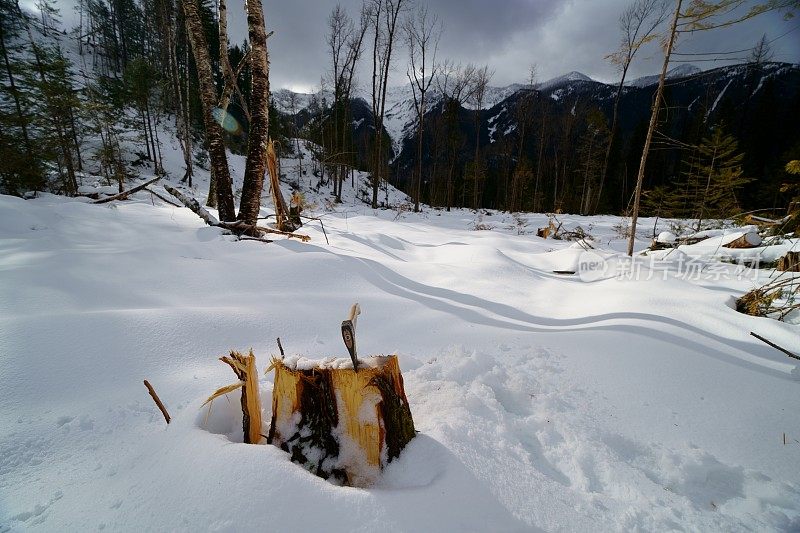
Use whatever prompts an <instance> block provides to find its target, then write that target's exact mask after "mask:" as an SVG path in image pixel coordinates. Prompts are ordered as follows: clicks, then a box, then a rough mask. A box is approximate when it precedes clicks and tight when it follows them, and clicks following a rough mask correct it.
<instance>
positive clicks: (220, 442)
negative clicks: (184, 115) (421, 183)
mask: <svg viewBox="0 0 800 533" xmlns="http://www.w3.org/2000/svg"><path fill="white" fill-rule="evenodd" d="M303 152H304V156H305V158H304V160H303V165H304V170H305V172H304V173H303V174H301V173H300V171H299V167H298V166H297V160H296V159H293V158H288V159H284V160H283V161H282V164H281V167H282V172H283V174H284V175H285V181H286V182H287V183H288V182H295V183H296V184H297V185H299V186H300V187H301V188H302V189H303V191H304V193H305V195H306V200H307V202H308V203H309V204H311V205H310V207H309V208H308V211H307V212H308V213H309V214H313V215H318V216H320V217H322V223H324V228H325V234H323V231H322V226H321V225H320V223H319V222H318V221H310V222H309V223H307V224H306V225H305V226H304V227H302V228H301V229H300V230H299V231H300V232H301V233H304V234H307V235H309V236H310V237H311V242H310V243H308V244H304V243H300V242H297V241H294V240H278V241H276V242H273V243H271V244H263V243H258V242H247V241H240V242H237V241H236V240H235V239H234V238H233V237H231V236H229V235H224V234H223V233H222V232H221V231H220V230H219V229H217V228H211V227H208V226H205V225H204V224H203V223H202V221H201V220H200V219H199V218H198V217H197V216H196V215H194V214H193V213H192V212H190V211H189V210H188V209H185V208H179V207H174V206H171V205H168V204H166V203H164V202H162V201H160V200H159V199H158V198H155V197H151V195H150V194H149V193H146V192H145V193H140V194H137V195H135V196H134V197H133V198H132V199H131V200H129V201H126V202H114V203H110V204H105V205H91V204H90V203H88V200H87V199H86V198H76V199H68V198H63V197H56V196H52V195H47V194H44V195H40V197H38V198H36V199H33V200H27V201H26V200H22V199H19V198H13V197H8V196H0V250H1V252H0V258H2V259H0V265H2V266H0V268H2V270H3V280H4V283H2V284H0V322H1V323H2V331H3V333H2V334H0V361H2V364H0V428H2V430H1V431H0V494H2V499H0V531H2V532H4V533H7V532H12V531H13V532H16V531H74V530H89V529H105V530H111V531H118V530H130V529H132V528H135V529H137V530H169V531H197V530H212V531H243V530H261V529H266V530H278V531H309V530H321V529H324V530H326V531H353V530H359V531H378V530H391V531H431V530H433V531H463V530H472V531H539V530H544V531H632V530H641V531H657V530H675V529H679V530H694V531H744V530H759V531H780V530H783V531H790V530H797V529H798V528H800V441H798V439H800V433H798V429H797V428H798V427H800V412H798V410H797V409H796V408H795V407H794V406H795V404H796V401H797V398H798V391H799V390H800V389H799V388H798V387H800V367H798V365H796V364H794V363H795V362H794V361H792V360H791V359H788V358H787V357H785V356H784V355H783V354H781V353H780V352H777V351H775V350H773V349H772V348H770V347H769V346H766V345H764V344H761V343H759V342H758V341H756V340H755V339H753V338H752V337H750V336H749V332H750V331H757V332H759V333H760V334H762V335H764V336H765V337H767V338H769V339H772V340H773V341H775V342H777V343H778V344H781V345H783V346H788V347H794V348H797V347H799V346H800V333H799V332H798V327H799V326H796V325H789V324H785V323H779V322H777V321H774V320H767V319H759V318H753V317H749V316H745V315H742V314H739V313H737V312H736V311H735V310H733V309H732V308H731V305H732V301H733V297H734V296H736V295H739V294H741V293H742V292H743V291H745V290H747V289H749V288H751V287H752V286H754V284H755V283H756V282H757V281H756V277H759V275H757V274H754V271H752V270H742V269H741V267H740V266H739V265H736V264H729V263H721V262H717V261H715V260H712V259H711V256H712V255H714V254H715V253H717V252H718V251H719V244H717V245H716V246H713V243H712V245H710V246H707V247H706V248H703V247H702V246H699V247H698V245H693V246H688V247H683V248H681V250H680V251H679V252H676V253H675V254H674V257H670V256H666V255H665V254H662V255H660V256H652V257H643V258H641V259H639V261H638V262H637V264H636V266H635V268H631V269H625V268H618V267H619V265H622V264H624V261H623V259H624V258H623V257H622V255H621V254H620V251H621V250H623V249H624V245H625V243H624V238H623V236H622V234H621V233H620V227H621V226H620V225H621V223H622V222H623V221H622V220H621V219H620V218H618V217H592V218H586V217H577V216H563V217H560V221H561V222H564V224H565V227H571V228H574V227H576V226H577V225H580V226H581V227H582V228H583V229H585V230H586V231H587V232H589V233H590V234H592V235H593V236H594V241H593V242H594V246H595V247H596V248H595V250H593V251H592V252H591V253H592V254H596V256H599V257H601V258H603V260H604V261H606V264H607V265H612V266H613V268H610V269H609V270H607V271H605V272H604V273H603V274H602V275H599V276H595V275H594V274H593V275H592V276H590V277H587V276H580V275H573V276H570V275H559V274H556V273H554V271H569V270H575V269H576V265H578V264H579V262H580V261H581V260H582V259H585V257H586V256H585V255H584V254H585V253H586V250H584V248H583V247H581V246H578V245H577V244H576V243H570V242H568V241H557V240H553V239H548V240H544V239H541V238H538V237H536V236H535V231H536V229H537V228H539V227H542V226H545V225H547V223H548V218H547V217H546V216H545V215H536V214H515V215H511V214H504V213H497V212H490V211H482V212H477V213H476V212H473V211H469V210H454V211H452V212H450V213H447V212H444V211H440V210H434V209H429V208H426V209H425V210H424V211H423V213H421V214H417V215H415V214H413V213H410V212H408V211H407V210H402V209H401V210H393V211H392V210H372V209H369V208H368V207H367V206H366V205H365V204H364V203H363V202H361V201H360V200H359V199H358V198H359V197H360V196H362V193H361V192H359V189H362V190H363V189H364V188H365V183H364V182H363V179H364V176H363V175H360V174H359V175H358V176H357V178H358V180H357V182H356V186H355V187H351V185H350V183H349V182H346V184H345V191H344V196H345V202H344V204H341V205H338V206H334V205H333V204H331V203H330V202H329V201H327V198H328V194H327V188H325V187H323V188H322V189H320V190H319V191H318V192H317V191H315V190H314V187H315V185H316V181H317V178H316V177H314V176H313V175H312V174H311V173H310V154H309V153H308V152H307V151H305V150H304V151H303ZM170 154H171V155H170ZM179 161H180V157H179V153H178V151H177V147H175V148H174V149H173V150H171V151H168V154H167V156H166V157H165V164H168V165H170V166H169V168H168V169H169V170H170V172H171V174H172V175H173V176H179V175H181V170H180V166H179ZM230 161H231V167H232V171H233V173H234V176H235V182H236V183H239V182H240V179H241V171H242V162H243V161H242V159H241V158H238V157H235V156H231V157H230ZM148 177H149V176H147V175H146V174H145V175H143V176H142V179H146V178H148ZM196 180H197V182H196V187H195V189H194V190H193V191H190V192H191V193H192V194H194V195H195V196H197V197H198V198H200V199H201V200H202V199H203V196H204V193H205V190H206V189H205V188H206V187H207V181H206V180H207V174H206V173H204V172H203V171H198V173H197V176H196ZM84 187H85V188H84V190H86V191H88V190H90V189H94V190H96V189H95V188H94V187H90V183H88V182H87V183H85V184H84ZM154 190H156V191H158V192H160V193H161V194H163V195H166V192H165V191H164V190H163V188H161V187H156V188H155V189H154ZM288 192H289V186H288V185H287V186H286V189H285V193H287V194H288ZM384 195H388V197H389V201H390V203H391V204H393V205H397V206H402V205H403V202H404V201H405V199H404V198H403V195H401V194H400V193H398V192H396V191H394V190H392V189H391V188H390V189H388V190H387V191H386V192H385V193H384V192H382V195H381V198H382V199H384ZM268 198H269V196H268V195H267V191H265V197H264V205H266V206H268V205H269V200H268ZM270 213H271V209H270V208H269V207H264V208H263V209H262V216H267V215H269V214H270ZM653 223H654V221H653V220H647V219H645V220H643V221H641V224H642V226H641V227H642V228H648V229H647V230H643V232H642V235H641V239H640V240H639V243H638V248H642V247H644V246H645V244H646V243H647V241H648V240H649V239H648V238H647V233H650V228H652V226H653ZM667 227H668V223H666V222H663V221H662V222H660V223H659V228H658V229H659V230H660V229H666V228H667ZM792 245H793V244H792V241H788V242H787V244H786V246H787V247H788V246H792ZM688 264H693V265H694V266H695V268H693V269H692V270H687V268H686V265H688ZM766 275H768V271H764V273H763V274H761V275H760V276H761V277H763V276H766ZM354 301H358V302H359V303H360V304H361V307H362V309H363V316H362V317H361V318H360V319H359V347H360V351H361V352H362V353H364V354H367V353H396V354H398V356H399V359H400V364H401V368H402V370H403V373H404V377H405V383H406V392H407V394H408V398H409V401H410V404H411V411H412V414H413V416H414V421H415V424H416V427H417V429H418V430H419V431H420V433H419V435H418V436H417V437H416V438H415V439H414V440H413V441H412V442H411V443H410V445H409V446H408V447H407V448H406V449H405V450H404V451H403V453H402V455H401V457H400V459H399V460H397V461H396V462H394V463H392V464H391V465H390V467H389V468H388V469H387V470H386V471H385V472H384V475H383V477H382V478H381V480H380V481H379V483H378V485H377V486H375V487H373V488H370V489H354V488H347V487H336V486H333V485H331V484H330V483H328V482H326V481H324V480H322V479H319V478H317V477H315V476H313V475H312V474H310V473H308V472H306V471H305V470H303V469H302V468H301V467H299V466H297V465H295V464H293V463H292V462H290V460H289V457H288V455H287V454H286V453H284V452H282V451H281V450H279V449H278V448H275V447H272V446H269V445H246V444H242V442H241V441H242V432H241V412H240V411H238V409H239V407H238V403H239V399H238V394H237V393H236V392H234V393H231V394H230V395H229V397H228V399H227V400H226V399H218V400H216V401H215V402H214V403H213V405H212V407H211V409H210V410H209V409H208V408H203V409H200V404H201V403H202V402H203V400H204V399H205V398H206V397H207V396H208V395H209V394H210V393H211V392H212V391H213V390H214V389H216V388H217V387H218V386H220V385H223V384H227V383H229V382H230V381H231V376H230V370H229V369H226V368H224V366H223V365H221V364H220V363H219V362H218V361H217V359H216V358H217V357H219V356H220V355H222V354H224V353H226V352H227V351H228V350H230V349H240V350H246V349H248V348H250V347H252V348H253V350H254V352H255V354H256V356H257V358H258V365H259V368H260V369H262V370H263V369H264V368H265V367H266V366H267V364H268V361H269V357H270V355H274V354H276V353H277V347H276V345H275V338H276V337H281V339H282V341H283V345H284V347H285V348H286V349H287V352H288V353H289V354H299V355H304V356H307V357H312V358H322V357H324V356H329V355H336V356H344V355H345V354H346V351H345V348H344V346H343V345H342V342H341V337H340V331H339V322H340V321H341V319H342V318H344V314H345V312H346V310H347V309H348V307H349V305H350V304H351V303H353V302H354ZM143 379H148V380H150V382H152V383H153V385H154V386H155V387H156V389H157V391H158V393H159V395H160V396H161V398H162V399H163V400H164V402H165V403H166V406H167V408H168V409H169V410H170V412H171V414H172V415H173V422H172V423H171V424H170V425H169V426H165V424H164V421H163V419H162V418H161V415H160V414H159V413H158V412H157V410H156V408H155V406H154V405H153V404H152V402H151V401H150V398H149V397H148V396H147V392H146V390H145V388H144V387H143V386H142V380H143ZM260 385H261V394H262V398H269V397H270V394H271V389H272V375H271V374H266V375H262V377H261V381H260ZM262 407H263V410H264V413H263V420H265V421H267V422H268V421H269V420H270V409H271V407H270V402H269V401H263V402H262ZM237 411H238V412H237ZM265 431H266V429H265ZM784 439H785V444H784Z"/></svg>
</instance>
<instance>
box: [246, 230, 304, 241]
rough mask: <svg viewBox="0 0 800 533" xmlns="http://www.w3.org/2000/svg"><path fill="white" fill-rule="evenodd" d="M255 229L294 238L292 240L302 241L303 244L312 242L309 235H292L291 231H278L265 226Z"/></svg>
mask: <svg viewBox="0 0 800 533" xmlns="http://www.w3.org/2000/svg"><path fill="white" fill-rule="evenodd" d="M255 228H256V229H257V230H259V231H263V232H265V233H275V234H277V235H286V236H287V237H289V238H292V239H300V240H301V241H303V242H308V241H310V240H311V237H309V236H308V235H301V234H300V233H292V232H290V231H281V230H277V229H272V228H267V227H265V226H256V227H255Z"/></svg>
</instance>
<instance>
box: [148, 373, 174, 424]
mask: <svg viewBox="0 0 800 533" xmlns="http://www.w3.org/2000/svg"><path fill="white" fill-rule="evenodd" d="M144 386H145V387H147V391H148V392H149V393H150V397H151V398H153V401H154V402H156V405H157V406H158V408H159V409H161V414H162V415H164V420H166V421H167V424H169V421H170V416H169V413H168V412H167V408H166V407H164V404H163V403H161V399H160V398H159V397H158V394H156V391H155V389H153V386H152V385H150V382H149V381H147V380H144Z"/></svg>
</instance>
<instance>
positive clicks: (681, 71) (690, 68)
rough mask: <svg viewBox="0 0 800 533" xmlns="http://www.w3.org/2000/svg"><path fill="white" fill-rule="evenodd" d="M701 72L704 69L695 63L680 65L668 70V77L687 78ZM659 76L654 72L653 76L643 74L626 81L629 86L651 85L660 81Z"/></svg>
mask: <svg viewBox="0 0 800 533" xmlns="http://www.w3.org/2000/svg"><path fill="white" fill-rule="evenodd" d="M701 72H702V70H701V69H700V68H699V67H696V66H694V65H690V64H686V65H679V66H677V67H674V68H671V69H669V70H668V71H667V79H678V78H687V77H689V76H694V75H695V74H699V73H701ZM658 78H659V75H658V74H654V75H652V76H642V77H641V78H636V79H634V80H631V81H629V82H626V83H625V85H627V86H629V87H649V86H650V85H655V84H656V83H658Z"/></svg>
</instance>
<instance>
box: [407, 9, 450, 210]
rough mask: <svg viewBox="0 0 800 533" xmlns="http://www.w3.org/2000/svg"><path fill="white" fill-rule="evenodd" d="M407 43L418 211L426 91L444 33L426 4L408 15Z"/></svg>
mask: <svg viewBox="0 0 800 533" xmlns="http://www.w3.org/2000/svg"><path fill="white" fill-rule="evenodd" d="M403 28H404V30H405V37H406V44H407V45H408V56H409V62H410V65H409V68H408V70H407V71H406V76H408V81H409V82H411V92H412V95H413V96H414V110H415V111H416V113H417V164H416V168H415V169H414V183H413V194H414V212H415V213H418V212H419V203H420V196H421V183H422V159H423V156H422V143H423V135H424V132H425V130H424V126H425V106H426V105H427V100H426V95H427V93H428V90H429V89H430V87H431V84H432V83H433V79H434V77H435V76H436V71H437V65H436V52H437V50H438V48H439V39H440V38H441V35H442V24H441V23H440V22H439V18H438V17H437V16H436V15H429V14H428V8H427V6H422V7H420V8H419V9H418V10H417V11H416V12H415V13H414V14H413V15H410V16H409V17H407V18H406V20H405V23H404V25H403Z"/></svg>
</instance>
